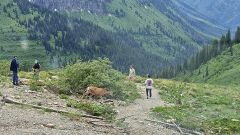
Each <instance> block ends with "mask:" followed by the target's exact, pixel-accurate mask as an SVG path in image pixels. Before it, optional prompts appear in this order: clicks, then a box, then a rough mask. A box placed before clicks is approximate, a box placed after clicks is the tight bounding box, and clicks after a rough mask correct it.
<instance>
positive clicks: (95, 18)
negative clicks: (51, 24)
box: [33, 0, 223, 63]
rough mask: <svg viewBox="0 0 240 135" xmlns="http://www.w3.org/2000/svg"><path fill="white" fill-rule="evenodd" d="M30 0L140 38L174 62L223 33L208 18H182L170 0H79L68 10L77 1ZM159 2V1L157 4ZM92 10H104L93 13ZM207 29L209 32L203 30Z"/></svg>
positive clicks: (149, 47) (145, 46) (138, 39)
mask: <svg viewBox="0 0 240 135" xmlns="http://www.w3.org/2000/svg"><path fill="white" fill-rule="evenodd" d="M33 2H34V3H35V4H37V5H40V6H44V7H47V8H49V9H51V10H54V11H60V12H63V11H64V10H62V9H65V11H66V14H67V15H68V16H71V17H75V18H79V17H81V19H84V20H87V21H90V22H92V23H94V24H96V25H99V26H100V27H102V28H104V29H106V30H110V31H113V32H126V33H128V35H130V36H132V37H133V38H134V39H135V40H137V41H139V42H140V44H142V45H143V47H144V48H145V50H146V51H148V52H149V53H152V54H155V55H158V56H160V57H162V58H163V59H167V60H170V61H172V62H175V63H176V62H180V61H181V60H182V59H184V58H186V57H189V56H191V55H192V54H193V53H194V52H196V51H197V50H198V49H199V48H201V46H203V44H206V43H208V41H209V40H210V39H211V38H213V37H214V36H216V35H218V34H221V33H222V32H223V30H222V29H221V28H220V27H218V26H215V25H214V24H211V25H209V24H210V23H206V22H207V21H205V22H204V21H199V19H196V17H190V16H188V17H184V16H185V14H184V13H179V10H178V9H177V6H176V5H175V4H174V3H173V2H172V1H165V0H151V1H146V0H132V1H126V0H111V1H110V0H109V1H101V0H97V3H99V4H98V5H99V6H94V5H93V4H92V1H88V2H87V1H84V0H82V1H81V2H83V3H84V4H83V5H79V6H78V8H74V10H68V8H67V7H68V6H66V5H72V4H74V3H76V1H74V0H70V1H67V0H61V1H57V0H51V1H47V0H34V1H33ZM159 2H160V3H161V4H156V3H159ZM78 4H79V3H78ZM78 4H76V5H78ZM49 5H51V6H49ZM94 9H95V10H96V9H98V10H100V11H103V12H96V11H94ZM203 26H204V27H205V28H204V27H203ZM204 29H205V30H204ZM206 29H208V31H209V32H206ZM210 31H211V32H210ZM183 54H184V55H183Z"/></svg>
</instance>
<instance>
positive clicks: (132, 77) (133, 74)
mask: <svg viewBox="0 0 240 135" xmlns="http://www.w3.org/2000/svg"><path fill="white" fill-rule="evenodd" d="M135 76H136V72H135V69H134V68H133V65H131V66H130V69H129V76H128V79H129V81H134V79H135Z"/></svg>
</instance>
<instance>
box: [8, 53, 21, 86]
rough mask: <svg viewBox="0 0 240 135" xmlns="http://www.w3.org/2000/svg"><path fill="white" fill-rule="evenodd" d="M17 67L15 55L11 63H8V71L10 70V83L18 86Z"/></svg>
mask: <svg viewBox="0 0 240 135" xmlns="http://www.w3.org/2000/svg"><path fill="white" fill-rule="evenodd" d="M18 68H19V64H18V62H17V56H14V57H13V59H12V61H11V65H10V71H12V83H13V85H16V86H18V85H19V84H18Z"/></svg>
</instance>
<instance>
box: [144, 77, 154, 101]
mask: <svg viewBox="0 0 240 135" xmlns="http://www.w3.org/2000/svg"><path fill="white" fill-rule="evenodd" d="M145 84H146V94H147V99H148V98H149V97H150V98H151V97H152V89H153V79H152V78H151V76H150V75H148V79H147V80H146V81H145Z"/></svg>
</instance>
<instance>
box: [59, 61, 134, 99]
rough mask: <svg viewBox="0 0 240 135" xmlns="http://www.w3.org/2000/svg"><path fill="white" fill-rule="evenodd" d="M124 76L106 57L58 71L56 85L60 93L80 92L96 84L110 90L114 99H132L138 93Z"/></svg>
mask: <svg viewBox="0 0 240 135" xmlns="http://www.w3.org/2000/svg"><path fill="white" fill-rule="evenodd" d="M126 78H127V77H126V76H125V75H123V74H122V73H120V72H119V71H116V70H114V69H113V68H112V66H111V62H110V61H109V60H108V59H98V60H92V61H88V62H81V61H80V62H78V63H76V64H74V65H69V66H67V67H66V68H65V69H63V70H62V71H60V74H59V81H58V87H59V89H60V90H59V91H60V92H61V94H69V93H74V94H76V93H77V94H82V93H84V91H85V89H86V88H87V87H88V86H96V87H101V88H105V89H107V90H110V91H112V92H113V98H115V99H119V100H130V101H132V100H134V99H136V98H138V97H139V94H138V92H137V87H136V86H135V84H134V83H132V82H129V81H127V79H126Z"/></svg>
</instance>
